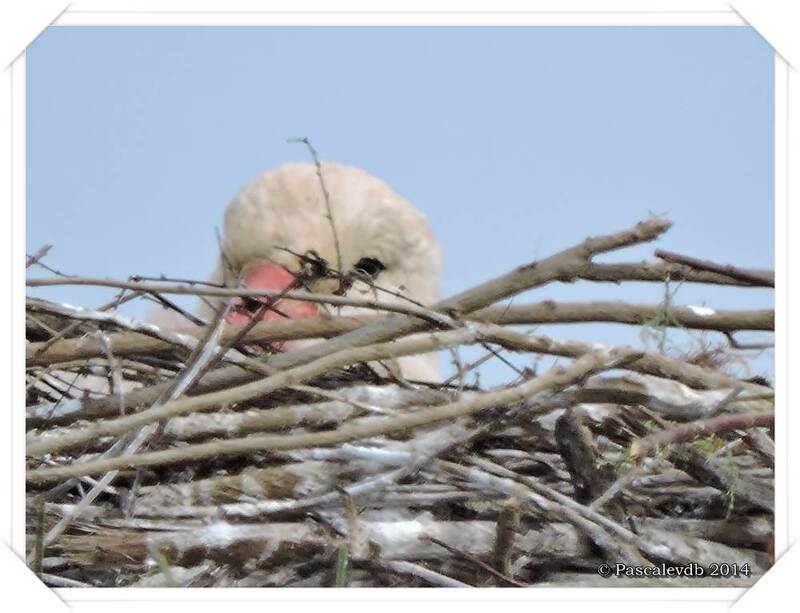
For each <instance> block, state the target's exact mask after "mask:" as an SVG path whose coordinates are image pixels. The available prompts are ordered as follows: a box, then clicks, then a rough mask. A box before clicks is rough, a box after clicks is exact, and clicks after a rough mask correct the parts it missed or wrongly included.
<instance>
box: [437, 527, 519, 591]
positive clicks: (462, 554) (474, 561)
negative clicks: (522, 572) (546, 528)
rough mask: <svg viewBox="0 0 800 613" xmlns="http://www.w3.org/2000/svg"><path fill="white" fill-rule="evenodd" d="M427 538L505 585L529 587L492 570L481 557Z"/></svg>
mask: <svg viewBox="0 0 800 613" xmlns="http://www.w3.org/2000/svg"><path fill="white" fill-rule="evenodd" d="M425 538H426V539H427V540H429V541H430V542H431V543H436V544H437V545H439V547H443V548H445V549H447V551H449V552H450V553H453V554H455V555H457V556H458V557H459V558H462V559H464V560H467V561H468V562H471V563H472V564H475V565H476V566H479V567H480V568H482V569H483V570H485V571H486V572H487V573H489V574H490V575H492V576H493V577H496V578H497V579H500V581H503V582H504V583H508V584H509V585H513V586H514V587H528V584H527V583H522V582H520V581H517V580H516V579H512V578H511V577H508V576H506V575H504V574H503V573H501V572H500V571H498V570H497V569H495V568H492V566H490V565H489V564H487V563H486V562H484V561H483V560H481V559H480V558H479V557H477V556H475V555H473V554H471V553H470V552H468V551H462V550H461V549H458V548H457V547H453V546H452V545H448V544H447V543H445V542H444V541H440V540H439V539H437V538H434V537H432V536H426V537H425Z"/></svg>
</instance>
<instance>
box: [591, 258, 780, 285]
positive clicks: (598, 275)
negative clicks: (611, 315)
mask: <svg viewBox="0 0 800 613" xmlns="http://www.w3.org/2000/svg"><path fill="white" fill-rule="evenodd" d="M742 270H744V269H742ZM746 272H747V273H748V276H749V277H750V278H751V280H752V281H753V282H754V281H755V280H756V279H763V280H762V281H761V282H759V283H757V284H755V283H753V282H751V281H743V280H741V279H738V278H735V277H730V276H728V275H725V274H719V273H716V272H709V271H705V270H698V269H696V268H690V267H689V266H683V265H680V264H670V263H667V262H642V263H622V264H594V263H593V264H591V265H590V266H587V267H586V268H585V269H584V270H582V271H581V272H580V273H578V278H579V279H584V280H586V281H601V282H603V281H604V282H611V283H619V282H621V281H655V282H656V283H663V282H664V280H665V279H671V280H672V281H683V282H686V283H709V284H712V285H735V286H739V287H773V286H774V281H773V280H774V278H775V273H774V271H772V270H755V269H753V270H747V271H746Z"/></svg>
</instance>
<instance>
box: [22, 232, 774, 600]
mask: <svg viewBox="0 0 800 613" xmlns="http://www.w3.org/2000/svg"><path fill="white" fill-rule="evenodd" d="M668 227H669V224H668V223H667V222H665V221H664V220H660V219H655V220H650V221H647V222H643V223H641V224H638V225H637V226H635V227H634V228H631V229H629V230H626V231H624V232H620V233H618V234H614V235H608V236H601V237H597V238H591V239H587V240H586V241H584V242H583V243H581V244H580V245H577V246H575V247H573V248H570V249H567V250H565V251H562V252H560V253H558V254H556V255H554V256H551V257H549V258H546V259H544V260H541V261H539V262H536V263H535V264H529V265H527V266H522V267H520V268H518V269H515V270H514V271H511V272H510V273H508V274H507V275H504V276H503V277H500V278H498V279H495V280H492V281H490V282H487V283H484V284H482V285H480V286H478V287H476V288H474V289H473V290H469V291H467V292H463V293H462V294H459V295H458V296H455V297H453V298H450V299H448V300H444V301H442V302H441V303H440V304H437V305H433V306H432V307H431V308H423V307H420V306H418V305H411V304H409V306H408V308H407V309H405V308H397V307H396V305H395V307H394V308H393V309H392V310H393V312H392V313H390V314H389V315H385V314H382V313H381V310H382V308H381V305H380V301H375V304H372V305H371V306H370V305H362V306H369V308H373V309H374V310H375V314H374V315H372V316H367V317H359V318H352V317H351V318H332V319H324V320H319V321H287V322H265V323H261V324H258V325H257V326H255V327H254V328H252V329H250V330H246V331H242V330H229V329H226V327H225V326H224V325H223V324H222V323H220V322H221V319H220V320H219V321H218V322H216V323H214V322H206V323H207V324H208V325H203V326H187V327H186V329H184V330H182V331H181V332H180V333H178V332H176V331H175V330H169V329H167V328H165V327H158V326H154V325H152V324H142V323H140V322H137V321H134V320H132V319H130V318H127V317H123V316H121V315H119V314H118V313H117V311H116V308H117V306H118V304H119V303H120V302H124V301H125V300H127V299H131V298H139V299H140V298H141V297H142V296H151V297H152V296H158V297H159V299H161V300H162V301H163V300H166V298H165V297H164V296H166V295H168V294H169V293H197V294H202V293H204V292H205V293H207V294H211V295H217V296H227V297H228V299H229V300H230V299H231V294H235V295H243V294H247V292H244V291H241V290H223V289H220V288H214V287H210V286H207V285H203V284H199V283H166V282H148V281H142V280H136V281H130V282H112V281H108V280H106V281H103V282H102V284H106V285H110V286H113V287H118V288H120V289H121V290H122V292H121V294H120V296H118V299H117V300H116V301H115V302H112V303H109V304H108V305H105V306H104V307H103V308H100V309H79V308H76V307H71V306H69V305H64V304H58V303H52V302H47V301H44V300H40V299H33V298H30V299H29V300H28V304H27V307H28V308H27V316H28V317H27V321H26V333H27V338H28V341H29V343H28V348H27V358H28V367H27V372H26V378H27V415H26V418H27V426H28V427H27V432H28V434H27V444H28V473H27V479H28V497H27V511H28V525H27V529H28V533H27V535H28V563H29V565H30V566H31V567H32V568H33V569H34V570H35V571H36V572H37V573H39V574H40V576H41V577H42V579H43V580H44V581H45V582H46V583H47V584H49V585H52V586H151V587H152V586H250V587H253V586H333V585H350V586H430V585H434V586H479V587H486V586H542V585H559V586H605V587H611V586H650V585H659V586H664V585H668V586H675V585H680V586H701V585H702V586H706V585H724V586H730V585H736V586H743V585H750V584H752V583H753V582H754V581H755V580H757V578H758V577H759V576H760V575H761V574H763V573H764V572H765V570H766V569H768V568H769V566H770V565H771V564H772V561H773V558H772V556H773V552H772V538H773V537H772V534H773V527H772V526H773V511H774V495H773V477H774V470H773V460H774V450H773V433H772V424H773V395H772V389H771V388H770V387H769V385H768V384H767V382H766V381H763V380H760V379H756V380H744V379H740V378H736V376H735V373H734V372H733V371H732V370H731V369H730V368H729V367H730V363H731V361H732V360H735V359H736V355H737V353H738V352H739V351H740V347H739V346H737V343H736V341H735V339H734V337H733V334H734V333H735V332H737V331H738V330H771V329H772V326H773V319H774V316H773V313H772V311H771V310H762V311H711V310H710V309H705V310H701V309H697V308H694V309H693V308H681V307H677V306H675V305H672V304H670V303H669V302H668V300H667V299H665V302H664V303H663V304H658V305H633V304H627V303H621V302H616V303H599V302H595V303H583V304H557V303H553V302H546V303H538V304H530V305H516V306H515V307H513V308H507V307H498V306H493V305H495V304H496V303H497V302H498V301H499V300H502V299H504V298H507V297H509V296H513V295H515V294H517V293H519V292H521V291H524V290H526V289H530V288H534V287H541V286H542V285H544V284H546V283H550V282H553V281H562V282H563V281H573V280H576V279H585V280H590V281H595V282H608V281H613V282H622V281H637V280H639V281H641V280H644V281H653V282H664V281H665V280H667V279H672V280H675V279H682V280H684V281H686V282H698V283H716V284H725V285H733V286H738V287H740V288H741V291H747V289H746V288H747V287H769V286H771V285H772V283H773V281H772V276H771V273H770V272H769V271H754V270H744V269H740V268H734V267H730V266H727V267H722V266H718V265H714V264H712V263H710V262H703V261H700V260H694V259H690V258H684V259H683V260H681V259H680V256H676V254H668V253H666V252H662V253H661V255H660V257H661V260H662V261H661V262H653V263H637V264H596V263H594V262H592V257H593V256H595V255H597V254H600V253H604V252H607V251H610V250H613V249H618V248H621V247H626V246H629V245H633V244H637V243H641V242H645V241H649V240H652V239H654V238H656V237H657V236H659V235H660V234H661V233H663V232H664V231H666V230H667V229H668ZM676 258H677V260H676ZM35 259H36V257H34V258H31V260H35ZM35 263H36V262H35V261H29V265H31V264H35ZM56 283H95V284H100V283H101V282H100V281H92V280H86V279H83V280H80V279H74V278H72V279H64V278H61V277H55V278H54V279H49V280H43V281H36V280H32V281H29V285H32V286H35V285H45V284H56ZM215 292H216V293H215ZM251 294H252V292H251ZM665 295H666V296H669V294H668V292H667V293H666V294H665ZM262 297H263V296H262ZM275 298H276V297H275V296H271V297H269V299H275ZM319 299H320V301H324V300H325V297H319ZM335 299H339V300H340V301H341V296H338V297H330V300H331V303H333V304H336V302H335ZM580 321H603V322H615V323H626V324H631V325H639V326H644V327H645V328H646V329H647V330H649V331H651V332H655V333H659V332H660V331H663V330H665V329H666V328H669V327H685V328H695V329H701V330H710V331H715V332H717V333H722V334H723V335H726V336H727V337H728V338H729V339H730V343H729V344H728V345H727V346H725V347H720V346H714V347H706V348H705V349H704V350H699V351H695V352H694V353H692V354H691V355H689V354H687V355H683V356H676V355H672V356H671V355H668V354H664V353H659V352H657V351H654V352H650V353H648V352H645V351H640V350H634V349H631V348H625V347H616V348H613V347H603V346H599V345H592V344H587V343H582V342H578V341H571V340H569V341H565V340H558V341H557V340H554V339H551V338H548V337H545V336H541V335H533V334H528V333H524V332H521V331H519V330H518V329H515V328H510V327H509V326H510V325H520V324H539V323H553V322H580ZM292 338H318V339H325V338H327V339H328V340H321V341H320V342H319V343H317V344H315V345H313V346H311V347H309V348H306V349H302V350H299V351H295V352H284V353H275V354H270V353H264V352H263V349H264V348H269V347H271V346H272V345H270V343H275V342H283V341H285V340H287V339H292ZM473 344H478V345H482V346H483V347H484V348H485V350H486V352H487V354H486V355H487V356H491V358H492V359H496V356H497V355H500V354H502V353H503V352H517V353H526V354H530V355H531V356H533V357H535V356H539V355H554V356H561V358H562V359H560V360H559V361H558V362H557V363H556V364H555V365H554V366H553V367H552V368H551V369H550V370H546V371H543V372H534V370H533V369H526V370H523V371H520V372H519V373H518V374H516V375H515V378H514V380H512V381H510V382H509V383H508V384H506V385H503V386H499V387H494V388H482V387H480V386H476V385H473V384H472V383H471V381H472V379H471V378H470V366H469V365H464V364H461V363H459V367H458V369H457V373H456V375H455V376H454V377H452V378H451V379H450V380H448V381H447V382H445V383H442V384H436V385H433V384H419V383H417V384H415V383H413V382H412V383H409V382H407V381H404V380H401V379H398V378H397V377H396V376H394V375H393V374H392V372H393V369H392V360H393V359H394V358H396V357H397V356H399V355H409V354H414V353H421V352H429V351H434V350H442V349H457V348H458V347H460V346H462V345H473ZM254 346H260V347H261V348H262V351H261V352H260V353H259V352H253V351H252V349H253V347H254ZM500 357H502V355H500ZM530 362H531V363H532V364H533V363H534V360H533V359H531V361H530ZM384 366H386V367H387V368H384ZM604 563H606V564H610V565H611V567H615V565H617V564H624V565H627V566H628V567H649V569H650V570H649V571H646V572H647V576H642V574H641V571H639V572H640V574H639V576H636V577H630V576H629V577H624V576H622V577H616V576H615V577H611V578H603V577H601V576H600V575H599V574H598V568H600V567H601V565H603V564H604ZM689 564H699V565H700V566H701V567H702V569H703V571H704V573H705V574H704V576H700V577H698V576H696V575H697V572H695V576H693V577H685V576H682V575H681V573H682V572H684V571H683V569H685V568H686V567H687V565H689ZM670 569H671V570H670ZM715 569H716V571H717V573H716V576H712V575H713V574H714V571H715ZM630 572H632V571H630ZM667 575H669V576H667ZM731 575H733V576H731Z"/></svg>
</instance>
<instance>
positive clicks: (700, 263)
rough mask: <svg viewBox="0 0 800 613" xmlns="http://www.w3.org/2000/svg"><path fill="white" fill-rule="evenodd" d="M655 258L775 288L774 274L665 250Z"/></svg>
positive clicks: (751, 283) (657, 253) (661, 250)
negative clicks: (756, 271)
mask: <svg viewBox="0 0 800 613" xmlns="http://www.w3.org/2000/svg"><path fill="white" fill-rule="evenodd" d="M655 256H656V257H657V258H660V259H662V260H664V261H666V262H673V263H675V264H683V265H685V266H689V267H691V268H695V269H697V270H705V271H708V272H714V273H717V274H721V275H725V276H726V277H730V278H732V279H737V280H738V281H743V282H744V283H749V284H750V285H757V286H761V287H763V286H765V285H766V286H769V287H775V276H774V274H768V273H760V274H759V273H755V272H754V271H750V270H744V269H742V268H738V267H736V266H731V265H726V264H716V263H714V262H711V261H709V260H698V259H697V258H693V257H689V256H687V255H681V254H679V253H673V252H671V251H664V250H663V249H656V252H655Z"/></svg>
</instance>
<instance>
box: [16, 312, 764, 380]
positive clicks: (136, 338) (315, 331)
mask: <svg viewBox="0 0 800 613" xmlns="http://www.w3.org/2000/svg"><path fill="white" fill-rule="evenodd" d="M662 313H663V308H662V307H661V306H660V305H645V304H629V303H625V302H621V301H613V302H588V303H558V302H552V301H546V302H540V303H535V304H517V305H509V306H503V307H499V306H494V307H488V308H485V309H481V310H479V311H475V312H474V313H472V314H471V315H470V316H469V319H470V320H471V321H478V322H482V323H494V324H499V325H512V324H514V325H537V324H550V323H586V322H610V323H621V324H632V325H642V324H646V323H648V322H650V321H653V320H654V319H655V318H656V317H657V316H658V315H659V314H662ZM376 320H377V317H376V316H362V317H334V318H308V319H295V320H285V321H280V320H277V321H265V322H261V323H259V324H257V325H256V326H254V327H253V328H252V329H251V330H250V331H249V332H248V333H247V334H246V335H245V336H244V337H243V338H242V341H243V342H246V343H264V342H274V341H286V340H296V339H308V338H321V337H329V336H336V335H339V334H343V333H345V332H351V331H353V330H356V329H358V328H360V327H363V326H364V325H367V324H371V323H375V322H376ZM668 321H669V324H670V325H679V326H681V327H684V328H688V329H693V330H716V331H720V332H728V331H738V330H765V331H772V330H774V327H775V312H774V311H773V310H771V309H763V310H752V311H715V312H713V313H711V314H707V315H704V314H699V313H698V312H697V311H696V310H693V309H692V308H690V307H671V308H670V309H669V311H668ZM180 332H181V333H182V334H188V335H190V336H194V337H197V336H200V335H201V334H202V330H201V329H200V328H198V327H188V326H187V327H186V328H182V329H181V330H180ZM237 332H238V330H237V328H235V327H234V328H229V329H227V330H226V331H225V333H223V335H222V337H221V341H222V343H223V344H224V343H226V342H227V341H228V340H230V339H231V338H233V337H234V336H235V335H236V333H237ZM108 338H109V344H110V347H111V348H112V349H113V351H114V354H115V355H117V356H130V355H137V354H153V353H159V352H164V351H167V350H169V349H171V348H173V347H174V343H170V342H167V341H163V340H160V339H158V338H153V337H150V336H145V335H142V334H138V333H136V334H131V333H121V334H110V335H108ZM47 344H48V343H45V342H41V343H29V344H28V346H27V347H26V349H25V353H26V363H27V365H28V366H29V367H30V366H44V365H48V364H57V363H58V362H62V361H65V360H67V359H72V360H75V359H88V358H92V357H100V356H102V355H103V353H102V350H101V349H100V348H98V346H97V343H96V342H93V341H92V339H90V338H86V337H79V338H71V339H64V340H61V341H58V342H57V343H53V344H50V346H49V347H48V348H47V350H46V351H44V350H43V349H44V346H45V345H47Z"/></svg>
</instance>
